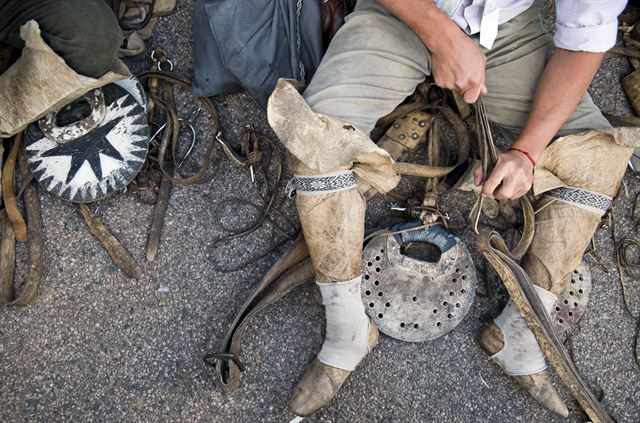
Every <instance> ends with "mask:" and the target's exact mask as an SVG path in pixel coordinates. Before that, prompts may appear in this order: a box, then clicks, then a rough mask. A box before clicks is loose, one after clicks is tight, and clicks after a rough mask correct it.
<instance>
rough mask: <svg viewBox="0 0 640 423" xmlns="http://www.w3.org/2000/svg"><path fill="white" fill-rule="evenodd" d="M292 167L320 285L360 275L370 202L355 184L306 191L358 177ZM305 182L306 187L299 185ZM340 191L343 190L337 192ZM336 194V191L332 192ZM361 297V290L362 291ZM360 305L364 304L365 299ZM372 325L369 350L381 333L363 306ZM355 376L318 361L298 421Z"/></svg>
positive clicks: (295, 400)
mask: <svg viewBox="0 0 640 423" xmlns="http://www.w3.org/2000/svg"><path fill="white" fill-rule="evenodd" d="M292 162H293V164H292V168H293V169H294V173H295V174H296V175H297V177H298V183H297V195H296V206H297V208H298V215H299V216H300V222H301V224H302V231H303V234H304V238H305V241H306V243H307V246H308V248H309V254H310V257H311V261H312V264H313V268H314V273H315V276H316V281H317V282H318V284H330V283H334V282H340V281H350V280H353V279H354V278H357V277H358V276H359V275H360V274H361V265H362V241H363V238H364V214H365V209H366V205H365V200H364V197H363V196H362V194H361V193H360V191H359V190H358V188H357V187H356V186H355V179H353V180H352V183H351V186H350V187H349V188H347V189H343V190H340V191H337V192H336V191H335V189H336V186H334V187H333V188H331V187H328V192H327V191H325V192H317V193H311V192H307V191H304V190H305V189H307V188H305V185H306V184H305V183H304V181H305V180H306V182H308V183H309V187H311V188H309V189H314V188H313V187H317V186H320V185H324V182H322V180H321V179H304V178H305V177H312V178H316V177H317V178H329V179H332V178H342V177H351V178H354V176H353V173H352V172H350V171H347V172H338V173H337V174H336V173H334V174H333V176H325V175H314V173H315V172H313V171H311V169H309V168H307V167H306V166H304V165H303V164H302V163H301V162H299V161H297V160H295V159H293V158H292ZM300 181H303V182H300ZM338 189H339V188H338ZM332 190H333V192H331V191H332ZM358 292H359V291H358ZM358 302H360V304H361V300H360V298H358ZM358 312H359V313H361V314H362V318H363V319H367V320H368V321H369V331H368V342H367V345H368V349H369V350H371V348H373V347H374V346H375V345H376V343H377V341H378V330H377V329H376V327H375V325H374V324H373V323H372V322H371V321H370V320H369V319H368V317H367V316H366V314H365V312H364V307H363V308H362V309H361V310H358ZM351 373H352V371H350V370H346V369H342V368H338V367H335V366H332V365H329V364H325V363H323V362H322V361H320V360H319V359H318V358H316V359H315V360H314V361H313V363H312V364H311V366H310V367H309V369H308V370H307V372H306V373H305V375H304V376H303V377H302V379H301V380H300V382H299V384H298V386H297V388H296V390H295V393H294V395H293V397H292V399H291V402H290V404H289V406H290V408H291V410H292V411H293V412H294V413H296V414H297V415H298V416H308V415H310V414H313V413H314V412H315V411H317V410H318V409H319V408H321V407H322V406H324V405H325V404H326V403H328V402H329V401H330V400H331V399H332V398H333V397H334V396H335V394H336V393H337V392H338V390H339V389H340V387H341V386H342V384H343V383H344V382H345V381H346V379H347V378H348V377H349V375H350V374H351Z"/></svg>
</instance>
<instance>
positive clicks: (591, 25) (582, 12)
mask: <svg viewBox="0 0 640 423" xmlns="http://www.w3.org/2000/svg"><path fill="white" fill-rule="evenodd" d="M626 4H627V2H626V0H582V1H580V0H556V34H555V37H554V41H555V45H556V47H559V48H563V49H566V50H573V51H589V52H594V53H597V52H605V51H607V50H609V49H610V48H611V47H613V46H614V45H615V43H616V36H617V35H618V15H619V14H620V13H622V11H623V10H624V8H625V6H626Z"/></svg>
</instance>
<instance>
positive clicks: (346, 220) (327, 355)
mask: <svg viewBox="0 0 640 423" xmlns="http://www.w3.org/2000/svg"><path fill="white" fill-rule="evenodd" d="M298 88H300V87H297V86H295V85H294V84H293V83H292V81H287V80H283V79H281V80H279V81H278V83H277V85H276V88H275V89H274V91H273V94H272V95H271V97H270V98H269V103H268V107H267V117H268V120H269V124H270V125H271V127H272V128H273V130H274V132H275V133H276V134H277V135H278V138H279V139H280V141H282V143H283V144H284V145H285V147H286V148H287V150H288V151H289V153H290V154H291V156H292V159H293V163H292V170H293V172H294V174H295V175H296V178H295V179H294V181H295V187H296V190H297V196H296V205H297V207H298V214H299V216H300V221H301V223H302V230H303V233H304V238H305V241H306V243H307V246H308V247H309V253H310V256H311V261H312V264H313V267H314V271H315V275H316V281H317V283H318V286H319V288H320V292H321V294H322V300H323V304H324V306H325V315H326V318H327V331H326V336H325V340H324V343H323V345H322V349H321V350H320V352H319V353H318V358H317V359H316V360H315V361H314V362H313V363H312V364H311V367H310V368H309V369H308V370H307V372H306V373H305V375H304V376H303V377H302V380H301V381H300V383H299V384H298V387H297V388H296V391H295V394H294V395H293V398H292V399H291V403H290V407H291V409H292V410H293V411H294V412H295V413H296V414H297V415H299V416H307V415H309V414H312V413H313V412H315V411H316V410H317V409H319V408H320V407H322V406H323V405H325V404H326V403H327V402H329V401H330V400H331V398H333V396H334V395H335V394H336V392H338V390H339V389H340V387H341V386H342V384H343V383H344V382H345V380H346V379H347V378H348V376H349V375H350V374H351V372H352V371H353V370H354V369H355V368H356V366H357V365H358V364H359V363H360V362H361V360H362V359H363V358H364V356H365V355H366V354H367V353H368V352H369V350H370V349H371V348H373V346H375V344H376V343H377V341H378V330H377V329H376V327H375V326H374V325H373V323H371V322H370V320H369V318H368V317H367V315H366V314H365V312H364V305H363V303H362V298H361V296H360V277H361V260H362V243H363V237H364V215H365V200H364V197H363V196H362V194H361V191H360V188H358V185H360V186H361V187H365V188H368V187H371V188H373V189H375V190H377V191H378V192H387V191H389V190H390V189H392V188H393V187H395V186H396V184H397V183H398V181H399V179H400V178H399V176H398V175H397V174H396V171H395V169H394V166H393V160H392V159H391V156H390V155H389V153H387V152H386V151H384V150H382V149H381V148H379V147H378V146H376V145H375V144H374V143H373V141H371V139H370V138H369V137H368V136H367V135H366V134H365V133H363V132H362V131H360V130H358V129H357V128H354V127H353V126H352V125H350V124H348V123H345V122H340V121H338V120H336V119H334V118H332V117H330V116H323V115H320V114H316V113H315V112H314V111H313V110H311V108H310V107H309V105H308V104H307V103H306V102H305V100H304V99H303V98H302V96H301V95H300V93H299V91H298ZM356 175H357V177H358V180H357V181H356Z"/></svg>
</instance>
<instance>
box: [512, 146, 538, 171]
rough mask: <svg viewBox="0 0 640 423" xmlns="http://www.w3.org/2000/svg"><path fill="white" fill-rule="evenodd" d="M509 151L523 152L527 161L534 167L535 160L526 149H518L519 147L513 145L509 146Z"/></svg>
mask: <svg viewBox="0 0 640 423" xmlns="http://www.w3.org/2000/svg"><path fill="white" fill-rule="evenodd" d="M509 151H517V152H518V153H522V154H524V156H525V157H526V158H527V159H529V161H530V162H531V164H532V165H533V167H536V161H535V160H533V157H531V154H529V152H528V151H526V150H521V149H519V148H515V147H511V148H510V149H509Z"/></svg>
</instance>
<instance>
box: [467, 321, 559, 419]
mask: <svg viewBox="0 0 640 423" xmlns="http://www.w3.org/2000/svg"><path fill="white" fill-rule="evenodd" d="M479 342H480V346H481V347H482V349H483V350H484V351H485V352H486V353H487V354H489V355H494V354H496V353H497V352H498V351H500V350H501V349H502V348H503V347H504V338H503V336H502V331H501V330H500V328H499V327H498V326H496V324H495V323H493V322H492V323H489V324H488V325H487V327H485V328H484V330H483V331H482V333H481V334H480V338H479ZM510 377H512V378H514V379H515V380H516V381H518V383H519V384H520V386H522V387H523V388H524V390H525V391H527V392H528V393H529V395H531V396H532V397H533V398H534V399H535V400H536V401H537V402H538V403H539V404H540V405H542V406H543V407H544V408H546V409H547V410H549V411H551V412H552V413H555V414H557V415H559V416H561V417H564V418H567V417H568V416H569V410H568V409H567V406H566V405H565V404H564V402H563V401H562V399H561V398H560V395H559V394H558V391H556V388H555V387H554V386H553V383H551V377H550V374H549V371H548V370H543V371H541V372H538V373H534V374H530V375H524V376H510Z"/></svg>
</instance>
